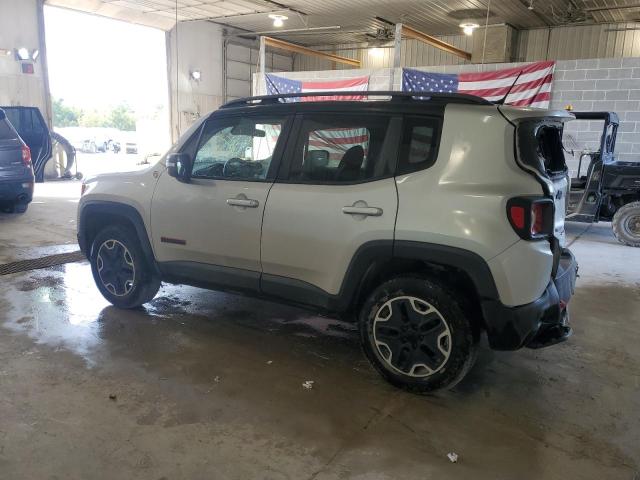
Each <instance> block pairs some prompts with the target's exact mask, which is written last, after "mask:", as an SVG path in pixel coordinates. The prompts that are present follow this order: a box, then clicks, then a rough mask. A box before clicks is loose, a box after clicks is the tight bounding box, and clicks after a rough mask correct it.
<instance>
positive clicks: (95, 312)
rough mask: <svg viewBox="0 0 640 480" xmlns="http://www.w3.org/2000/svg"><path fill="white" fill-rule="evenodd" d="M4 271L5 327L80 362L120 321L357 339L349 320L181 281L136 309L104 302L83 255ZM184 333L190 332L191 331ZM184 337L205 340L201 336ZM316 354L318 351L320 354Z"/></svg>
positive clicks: (92, 355) (91, 358)
mask: <svg viewBox="0 0 640 480" xmlns="http://www.w3.org/2000/svg"><path fill="white" fill-rule="evenodd" d="M5 278H9V277H5ZM10 278H11V279H12V281H11V282H6V283H7V287H6V290H5V292H4V298H5V299H7V301H8V306H9V308H8V309H7V310H5V318H6V320H7V323H6V326H8V327H9V328H11V329H12V330H14V331H20V332H25V333H27V334H28V335H29V336H30V337H31V338H33V339H34V340H36V341H37V342H38V343H44V344H47V345H50V346H54V347H64V348H66V349H69V350H71V351H73V352H74V353H76V354H78V355H81V356H82V357H83V358H84V359H85V360H86V361H87V363H88V365H94V364H95V361H96V360H95V359H96V358H97V357H98V356H100V355H102V354H104V353H105V352H104V351H103V349H102V347H103V344H104V343H105V342H106V341H108V340H109V339H108V337H107V334H108V331H109V329H113V327H114V326H115V325H120V324H121V323H122V322H127V323H129V324H130V325H135V326H136V327H137V328H143V329H144V328H145V327H151V326H155V327H156V328H158V327H160V328H161V329H164V330H163V331H166V330H171V329H175V328H179V327H181V326H184V325H186V324H189V325H190V326H191V327H197V325H195V324H197V323H198V322H204V325H207V323H209V325H208V326H209V327H213V328H215V325H216V322H217V323H220V322H224V323H225V324H227V326H229V324H231V325H232V326H233V327H234V328H240V329H244V330H253V331H258V332H263V333H271V334H275V333H280V334H284V335H287V336H291V337H302V338H318V337H321V338H327V339H331V338H333V339H342V340H343V341H346V342H348V343H351V344H353V345H352V346H357V335H356V327H355V325H353V324H351V323H348V322H344V321H341V320H337V319H333V318H325V317H319V316H314V315H311V314H309V313H308V312H307V311H305V310H302V309H298V308H294V307H289V306H285V305H280V304H275V303H271V302H267V301H262V300H259V299H251V298H243V297H239V296H235V295H229V294H224V293H219V292H211V291H206V290H201V289H198V288H192V287H187V286H176V285H166V284H165V285H163V287H162V288H161V290H160V292H159V293H158V295H157V296H156V298H155V299H154V300H153V301H151V302H150V303H148V304H146V305H145V306H143V307H142V308H139V309H135V310H120V309H117V308H115V307H112V306H111V305H110V304H109V303H108V302H107V301H106V300H105V299H104V298H103V297H102V295H101V294H100V292H99V291H98V289H97V288H96V287H95V285H94V282H93V277H92V275H91V269H90V266H89V264H88V263H87V262H82V263H69V264H66V265H61V266H58V267H53V268H50V269H44V270H37V271H30V272H26V273H23V274H17V275H12V276H11V277H10ZM211 322H212V323H211ZM200 327H202V325H200ZM147 333H148V332H147ZM165 333H167V332H165ZM174 333H175V332H174ZM187 336H191V337H193V332H192V333H190V334H189V335H187ZM191 339H192V340H198V341H201V342H206V338H202V337H201V338H199V339H195V338H191ZM356 351H357V349H356ZM317 356H319V357H320V358H323V355H322V354H318V355H317Z"/></svg>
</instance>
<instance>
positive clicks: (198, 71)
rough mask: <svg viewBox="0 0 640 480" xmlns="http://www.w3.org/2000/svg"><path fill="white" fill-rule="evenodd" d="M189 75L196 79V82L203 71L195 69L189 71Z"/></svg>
mask: <svg viewBox="0 0 640 480" xmlns="http://www.w3.org/2000/svg"><path fill="white" fill-rule="evenodd" d="M189 75H190V76H191V79H192V80H195V81H196V82H199V81H200V79H201V78H202V72H200V70H193V71H192V72H190V73H189Z"/></svg>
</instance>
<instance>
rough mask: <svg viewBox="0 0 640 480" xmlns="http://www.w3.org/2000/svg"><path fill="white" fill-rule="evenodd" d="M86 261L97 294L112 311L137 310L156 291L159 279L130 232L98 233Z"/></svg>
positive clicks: (115, 228)
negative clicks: (113, 306) (108, 304)
mask: <svg viewBox="0 0 640 480" xmlns="http://www.w3.org/2000/svg"><path fill="white" fill-rule="evenodd" d="M90 260H91V271H92V273H93V278H94V280H95V282H96V285H97V287H98V289H99V290H100V293H102V295H103V296H104V298H106V299H107V300H108V301H109V302H110V303H112V304H113V305H115V306H116V307H120V308H136V307H139V306H140V305H142V304H143V303H146V302H148V301H150V300H151V299H152V298H153V297H154V296H155V295H156V293H157V292H158V289H159V288H160V277H159V276H158V274H157V273H156V272H155V271H154V269H153V267H152V265H149V262H148V261H147V259H146V258H145V256H144V253H143V251H142V248H141V247H140V240H139V239H138V236H137V235H136V233H135V232H134V231H133V230H132V229H131V228H127V227H125V226H120V225H115V226H111V227H106V228H105V229H103V230H102V231H100V232H99V233H98V235H96V237H95V239H94V240H93V244H92V246H91V255H90Z"/></svg>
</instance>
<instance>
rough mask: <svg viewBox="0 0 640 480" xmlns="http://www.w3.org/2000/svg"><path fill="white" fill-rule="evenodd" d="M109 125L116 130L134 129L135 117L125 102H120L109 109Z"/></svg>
mask: <svg viewBox="0 0 640 480" xmlns="http://www.w3.org/2000/svg"><path fill="white" fill-rule="evenodd" d="M108 119H109V124H110V125H109V126H110V127H115V128H117V129H118V130H124V131H134V130H135V129H136V119H135V117H134V115H133V110H131V107H129V105H127V104H126V103H121V104H120V105H118V106H116V107H115V108H114V109H113V110H111V112H110V114H109V117H108Z"/></svg>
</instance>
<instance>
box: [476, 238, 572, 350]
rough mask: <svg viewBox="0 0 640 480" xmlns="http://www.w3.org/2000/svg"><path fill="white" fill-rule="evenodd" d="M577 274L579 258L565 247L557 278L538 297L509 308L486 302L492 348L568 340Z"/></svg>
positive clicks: (486, 316) (486, 317)
mask: <svg viewBox="0 0 640 480" xmlns="http://www.w3.org/2000/svg"><path fill="white" fill-rule="evenodd" d="M577 274H578V264H577V262H576V259H575V257H574V256H573V254H572V253H571V251H570V250H568V249H564V250H563V251H562V254H561V256H560V262H559V264H558V269H557V272H556V275H555V277H554V278H553V279H552V280H551V281H550V282H549V284H548V285H547V288H546V289H545V291H544V293H543V294H542V295H541V296H540V297H539V298H538V299H537V300H535V301H533V302H531V303H529V304H527V305H521V306H518V307H507V306H505V305H503V304H502V303H501V302H500V301H498V300H486V301H483V302H482V310H483V314H484V318H485V319H486V320H487V336H488V339H489V345H490V346H491V348H493V349H495V350H517V349H519V348H522V347H530V348H541V347H546V346H549V345H554V344H556V343H559V342H562V341H564V340H566V339H567V338H568V337H569V336H570V335H571V333H572V331H571V327H570V326H569V324H568V323H569V313H568V310H567V304H568V303H569V300H570V299H571V297H572V296H573V292H574V289H575V283H576V277H577Z"/></svg>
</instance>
